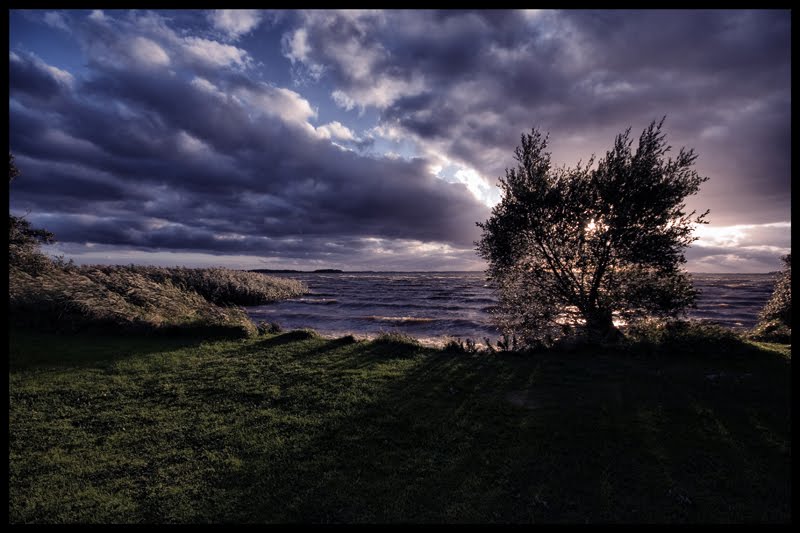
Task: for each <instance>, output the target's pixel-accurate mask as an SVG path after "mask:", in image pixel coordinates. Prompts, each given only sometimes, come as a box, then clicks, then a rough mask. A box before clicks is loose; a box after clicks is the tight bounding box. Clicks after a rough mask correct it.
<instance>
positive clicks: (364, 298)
mask: <svg viewBox="0 0 800 533" xmlns="http://www.w3.org/2000/svg"><path fill="white" fill-rule="evenodd" d="M270 275H273V276H279V277H289V278H294V279H299V280H302V281H304V282H306V284H308V286H309V288H310V289H311V292H310V293H309V294H306V295H304V296H302V297H300V298H294V299H291V300H286V301H283V302H278V303H274V304H270V305H264V306H257V307H249V308H247V310H248V313H249V314H250V317H251V318H252V319H253V320H255V321H256V322H258V321H261V320H267V321H270V322H277V323H278V324H280V325H281V326H282V327H283V328H284V329H286V330H291V329H299V328H312V329H314V330H316V331H317V332H319V333H321V334H323V335H326V336H341V335H347V334H354V335H356V336H366V337H371V336H374V335H377V334H379V333H381V332H402V333H406V334H408V335H411V336H413V337H416V338H418V339H420V340H423V341H426V342H429V343H431V342H432V343H436V342H437V341H441V340H442V339H443V338H445V337H459V338H462V339H466V338H472V339H475V340H482V339H483V338H484V337H490V338H491V339H496V338H497V337H498V336H499V331H498V330H497V329H496V328H495V327H494V326H493V325H492V323H491V316H490V315H489V313H488V308H489V307H491V306H492V305H494V304H495V303H496V299H495V296H494V293H493V291H492V290H491V288H489V287H488V286H487V284H486V281H485V279H484V274H483V273H482V272H394V273H392V272H364V273H352V272H348V273H340V274H322V273H318V274H310V273H304V274H270ZM692 277H693V280H694V283H695V286H696V287H697V288H699V289H700V290H701V291H702V292H701V295H700V298H699V299H698V302H697V309H696V310H693V311H691V312H690V314H689V317H690V318H695V319H700V320H707V321H711V322H715V323H717V324H721V325H723V326H727V327H731V328H749V327H752V326H754V325H755V323H756V318H757V314H758V312H759V311H760V310H761V308H762V307H763V306H764V304H765V303H766V302H767V300H768V299H769V297H770V295H771V294H772V289H773V285H774V280H775V276H774V275H772V274H694V275H693V276H692Z"/></svg>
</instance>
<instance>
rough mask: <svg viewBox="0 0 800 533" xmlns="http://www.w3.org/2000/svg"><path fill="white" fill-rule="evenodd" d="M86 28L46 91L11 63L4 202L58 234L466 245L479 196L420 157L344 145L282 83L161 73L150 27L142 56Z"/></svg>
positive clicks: (276, 245) (152, 241)
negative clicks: (16, 174) (72, 58)
mask: <svg viewBox="0 0 800 533" xmlns="http://www.w3.org/2000/svg"><path fill="white" fill-rule="evenodd" d="M152 25H154V26H155V27H158V24H156V23H155V22H154V23H152ZM159 31H161V30H159ZM156 33H157V32H156ZM161 33H162V34H163V33H164V32H163V31H161ZM100 35H101V37H102V39H104V40H105V41H103V45H102V46H101V47H99V48H98V45H97V43H96V42H93V43H92V45H91V46H89V47H88V50H89V52H88V53H89V54H90V57H91V54H93V53H99V54H100V55H101V58H100V59H97V60H94V61H90V64H91V65H92V72H91V76H90V77H88V78H87V79H83V80H78V81H77V82H76V83H78V86H77V87H76V88H75V89H74V90H73V91H61V92H59V93H58V94H59V98H57V99H54V98H51V96H52V95H53V94H56V92H57V89H58V84H57V83H56V82H55V81H54V78H53V76H52V74H51V73H49V72H48V71H47V69H44V70H43V69H41V68H38V66H37V64H35V63H34V62H33V61H32V60H31V58H25V57H20V58H19V60H18V61H17V63H19V65H18V66H17V71H20V72H25V73H28V74H29V75H28V76H27V77H26V78H24V79H23V80H22V81H20V82H18V83H17V82H15V83H12V84H11V98H12V104H11V106H10V110H11V114H10V141H11V142H10V146H11V149H12V151H13V152H14V153H15V155H16V156H17V164H18V166H19V167H20V168H21V169H22V170H23V173H24V179H20V180H18V181H17V182H16V183H15V184H14V187H13V191H12V194H13V199H14V204H13V205H12V207H16V208H17V209H20V210H21V209H29V210H31V211H33V212H47V213H50V214H51V216H47V217H44V218H42V217H39V218H38V219H36V220H38V221H39V222H41V224H42V225H43V226H44V227H47V228H48V229H50V230H52V231H53V232H55V233H56V235H57V237H58V239H59V240H60V241H62V242H90V243H102V244H108V245H125V246H129V247H131V248H135V249H143V250H144V249H158V250H170V249H172V250H195V251H204V252H209V253H222V252H224V253H245V254H273V255H282V254H295V255H297V254H301V255H303V256H308V255H312V256H313V255H314V254H316V253H320V254H331V253H332V252H331V251H330V249H329V246H328V244H330V242H331V241H334V242H341V241H343V240H344V241H348V242H354V241H352V239H353V238H354V237H359V238H363V237H379V238H390V239H412V240H416V241H420V242H429V241H437V242H444V243H451V244H454V245H460V246H465V247H471V243H472V241H473V240H474V239H475V238H476V237H477V233H476V228H475V221H477V220H481V219H483V218H485V217H486V216H487V214H488V211H487V209H486V208H485V206H483V205H481V204H480V203H478V202H477V201H476V200H475V199H474V198H473V197H472V196H471V195H470V194H469V193H468V192H467V190H466V189H465V188H464V187H463V186H462V185H459V184H448V183H445V182H442V181H441V180H438V179H436V178H434V177H433V176H431V175H430V173H429V171H428V170H427V165H428V163H427V162H426V161H425V160H423V159H419V158H417V159H413V160H391V159H384V158H371V157H364V156H361V155H358V154H357V153H355V152H352V151H347V150H343V149H341V148H338V147H336V146H334V145H332V144H331V143H330V142H329V141H327V140H326V139H324V138H320V137H319V136H318V135H317V134H316V133H315V130H314V127H313V126H311V125H310V124H309V123H308V122H307V120H308V119H309V118H311V117H310V116H308V114H309V113H313V111H309V110H310V107H309V106H308V103H307V102H305V101H304V100H303V99H302V98H301V97H300V96H299V95H297V94H296V93H293V92H292V91H288V90H285V89H281V88H278V87H274V86H272V85H270V84H267V83H263V82H256V81H254V80H251V79H249V78H248V77H246V76H245V75H243V74H241V73H227V74H226V73H223V74H221V75H219V76H216V77H214V78H212V79H213V81H210V80H208V79H206V78H203V77H202V76H200V75H199V74H197V72H195V71H193V72H191V73H189V74H187V75H183V76H181V75H176V74H175V73H174V72H172V73H170V72H169V71H167V70H165V69H164V68H162V67H164V66H165V65H166V64H167V60H163V58H162V57H161V56H160V55H159V54H158V53H157V51H156V50H157V49H156V48H155V47H156V46H157V47H159V48H161V44H164V43H161V44H158V43H157V42H156V41H155V40H153V41H152V42H153V43H155V44H154V45H153V46H150V45H147V46H145V48H144V51H145V52H147V53H150V52H153V54H154V55H153V57H154V58H155V61H156V63H155V64H154V65H147V68H145V66H144V65H143V64H142V61H143V60H142V58H141V57H139V58H133V57H131V56H130V54H129V52H130V51H129V50H128V48H126V46H127V45H126V42H127V43H129V42H132V41H131V39H133V42H135V39H136V37H133V36H131V35H122V34H115V33H113V32H109V31H102V32H100ZM152 35H153V33H152V32H151V36H152ZM92 38H93V39H95V40H97V37H96V36H95V35H94V34H92ZM114 39H116V40H114ZM97 50H100V51H101V52H97ZM109 50H111V51H113V52H114V54H115V55H114V59H115V62H116V63H115V64H114V65H113V67H112V66H107V63H108V61H107V54H109V53H111V52H109ZM163 50H165V51H167V50H169V48H168V47H167V46H166V45H164V46H163ZM154 51H156V52H154ZM104 54H106V55H104ZM126 54H127V55H126ZM171 61H172V60H171V59H169V62H171ZM162 62H163V63H164V65H162V64H161V63H162ZM128 64H130V65H131V66H132V68H126V66H127V65H128ZM159 68H160V70H156V71H153V69H159ZM12 73H13V72H12ZM31 80H33V81H31ZM36 80H39V82H40V83H39V84H37V82H36ZM32 98H37V99H38V100H37V102H36V107H34V106H33V104H31V102H32V100H31V99H32ZM85 213H91V214H92V215H93V216H91V217H89V216H85ZM298 239H299V240H298ZM353 251H357V247H355V248H354V247H353V246H350V247H345V248H343V249H342V250H341V251H340V252H339V253H340V254H341V255H342V256H345V255H347V254H348V253H350V252H353Z"/></svg>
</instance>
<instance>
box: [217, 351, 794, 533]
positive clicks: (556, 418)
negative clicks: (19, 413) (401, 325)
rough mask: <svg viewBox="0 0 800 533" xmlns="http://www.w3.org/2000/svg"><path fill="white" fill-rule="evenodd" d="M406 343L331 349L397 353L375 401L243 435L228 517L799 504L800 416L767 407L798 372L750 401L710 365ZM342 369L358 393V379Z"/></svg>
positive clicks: (729, 511) (522, 518)
mask: <svg viewBox="0 0 800 533" xmlns="http://www.w3.org/2000/svg"><path fill="white" fill-rule="evenodd" d="M325 346H326V348H327V349H329V350H331V351H336V350H337V349H338V347H337V346H336V345H335V344H333V343H330V344H326V345H325ZM312 351H314V350H313V349H311V350H309V355H311V352H312ZM325 351H326V350H321V351H320V350H319V349H317V352H318V353H317V355H320V354H321V353H323V352H325ZM407 351H408V350H406V352H407ZM401 353H402V350H394V351H393V350H392V349H390V348H387V347H386V346H385V345H384V346H381V345H379V344H378V345H375V344H372V343H365V344H363V345H359V346H351V347H350V348H349V351H348V352H347V353H346V354H341V356H339V357H334V358H331V359H330V360H329V361H328V362H327V363H324V364H323V366H325V368H327V369H328V370H329V371H330V373H331V374H332V376H331V377H333V375H335V374H336V373H337V372H343V371H344V370H345V369H346V368H350V369H352V368H353V366H351V365H358V366H360V367H361V368H362V369H364V368H366V367H367V366H369V365H373V366H374V367H375V368H377V367H378V366H381V365H383V366H388V365H392V364H397V365H399V367H398V368H397V372H396V373H394V374H392V375H391V376H390V377H380V375H379V374H375V376H373V377H372V378H371V379H373V380H374V381H378V382H380V383H379V384H378V385H377V386H376V385H375V383H374V382H373V388H372V394H371V395H370V396H369V397H368V400H364V401H361V402H356V403H353V404H352V405H350V406H349V408H348V409H346V410H344V411H343V412H341V411H336V410H335V409H332V406H331V404H330V403H326V402H325V401H322V402H320V403H318V404H317V405H315V406H312V405H306V406H305V408H306V409H307V410H312V411H314V412H315V413H316V414H317V416H319V417H321V418H322V419H323V420H324V421H323V422H322V423H320V424H319V425H318V426H316V427H315V428H313V430H310V431H309V430H308V428H301V427H295V428H292V427H289V426H287V427H285V428H283V429H284V430H285V433H283V436H284V438H285V439H286V441H287V442H292V443H293V444H292V445H290V446H287V448H285V449H284V450H282V452H281V453H280V454H272V453H263V452H261V451H259V450H255V449H254V450H250V452H248V451H247V450H244V456H243V461H244V466H243V467H242V468H241V469H239V470H238V471H237V472H235V473H231V472H229V473H227V474H226V475H223V476H222V477H221V478H220V479H219V480H217V483H218V485H217V486H218V487H220V488H223V493H224V494H225V497H224V500H225V501H226V502H227V505H224V506H223V507H224V509H223V508H220V509H217V511H219V512H220V513H222V514H221V515H220V516H224V517H225V520H230V521H235V522H242V521H243V522H273V521H278V522H323V523H325V522H345V523H347V522H539V521H543V522H587V521H588V522H618V521H622V522H694V521H701V522H702V521H708V522H730V521H734V522H735V521H765V522H781V521H788V520H789V517H790V516H791V511H790V507H789V501H790V498H789V496H790V487H791V484H790V479H789V474H788V471H789V469H788V467H789V466H790V452H789V451H786V448H785V444H786V440H787V439H789V444H790V436H789V434H788V428H789V427H790V426H789V425H787V419H786V418H785V417H784V416H781V415H780V414H778V415H777V416H771V415H770V411H773V410H775V409H776V408H778V410H781V409H783V410H788V409H789V406H788V403H782V402H783V401H784V400H786V399H787V398H788V396H787V390H788V389H787V388H785V387H787V386H788V382H784V383H781V384H779V388H781V391H782V392H781V393H780V394H778V396H777V397H773V398H771V399H770V398H767V399H765V400H762V401H761V402H760V403H759V402H755V403H753V402H742V401H737V397H738V395H739V393H741V392H742V386H743V385H742V383H741V382H740V383H738V385H736V386H733V385H731V387H732V388H731V389H730V390H719V389H714V388H713V386H712V388H711V389H708V387H706V384H705V383H704V382H703V381H702V380H703V379H704V377H701V378H700V381H699V382H687V381H686V380H685V379H684V378H682V377H681V376H680V375H679V374H675V373H674V371H670V370H669V369H667V370H665V373H664V374H662V375H661V376H657V377H655V376H653V374H652V373H651V372H649V368H647V365H638V366H637V365H635V364H633V365H620V370H619V372H617V373H615V372H614V371H613V370H612V369H609V367H608V365H607V364H606V365H603V368H602V369H601V370H602V371H601V372H597V371H595V370H596V369H595V370H593V369H592V368H591V365H588V367H587V366H584V365H583V364H582V362H581V360H580V358H573V360H572V361H571V362H567V363H566V364H565V363H564V362H563V361H561V362H559V364H554V360H553V359H550V358H547V357H542V358H536V357H532V358H530V359H524V358H505V359H504V358H503V357H502V356H498V357H489V356H463V355H462V356H454V355H452V354H442V353H440V352H434V351H428V352H425V354H424V355H423V356H421V357H414V358H408V357H405V356H404V355H399V354H401ZM392 354H395V355H398V357H396V358H395V359H392V358H391V357H390V356H391V355H392ZM393 361H394V362H393ZM403 361H405V363H404V364H400V363H401V362H403ZM606 363H608V361H606ZM673 378H675V379H676V381H675V382H673ZM365 379H370V378H365ZM597 380H601V381H602V383H597V382H596V381H597ZM337 383H339V385H340V386H341V390H340V391H339V393H346V392H347V385H348V384H346V383H342V382H341V381H340V380H337ZM349 385H350V386H354V387H356V388H357V386H358V384H357V383H354V382H351V383H349ZM748 386H749V387H750V388H751V389H752V390H751V392H753V391H755V392H758V391H762V392H763V390H764V389H765V388H766V387H768V386H769V385H768V383H765V382H759V381H758V379H756V380H755V381H754V382H751V383H750V384H749V385H747V384H745V385H744V388H745V389H746V388H747V387H748ZM515 390H526V391H528V394H529V395H533V396H538V397H539V398H540V399H542V402H540V403H539V404H528V405H519V404H516V405H515V404H514V403H513V402H511V401H509V398H508V393H509V391H515ZM746 396H747V397H752V396H754V394H746ZM751 399H752V398H751ZM335 402H336V400H333V403H335ZM784 414H786V412H784ZM326 415H330V416H328V417H327V418H326ZM754 424H756V425H759V426H762V427H763V428H764V429H763V434H761V435H759V434H756V433H755V432H753V425H754ZM781 443H783V444H781ZM781 446H783V451H781ZM789 449H790V445H789ZM753 494H757V495H758V498H753V497H752V495H753Z"/></svg>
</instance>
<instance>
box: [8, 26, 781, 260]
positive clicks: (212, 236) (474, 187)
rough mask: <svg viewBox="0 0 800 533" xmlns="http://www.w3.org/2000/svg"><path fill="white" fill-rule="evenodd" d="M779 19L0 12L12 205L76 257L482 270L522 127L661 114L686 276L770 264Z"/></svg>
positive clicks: (576, 127)
mask: <svg viewBox="0 0 800 533" xmlns="http://www.w3.org/2000/svg"><path fill="white" fill-rule="evenodd" d="M790 36H791V17H790V13H789V11H788V10H762V11H738V10H714V11H700V10H690V11H657V10H643V11H618V10H614V11H610V10H606V11H582V10H567V11H557V10H528V11H505V10H503V11H493V10H488V11H450V10H448V11H429V10H411V11H394V10H392V11H360V10H346V11H329V10H311V11H258V10H217V11H207V10H174V11H147V10H134V11H130V10H105V11H99V10H66V11H65V10H60V11H59V10H53V11H49V10H12V11H10V12H9V149H10V151H11V152H12V153H13V155H14V157H15V162H16V166H17V167H18V168H19V169H20V171H21V173H22V174H21V176H20V177H19V178H17V179H16V180H15V182H14V183H13V184H12V186H11V188H10V209H11V211H12V212H13V213H14V214H16V215H24V216H25V217H26V218H27V219H28V220H29V221H31V223H32V224H33V225H34V226H36V227H44V228H46V229H48V230H50V231H52V232H53V233H55V235H56V239H57V241H58V242H57V244H55V245H53V246H50V247H48V249H47V251H48V253H51V254H54V255H63V256H64V257H65V258H68V259H69V258H71V259H74V260H75V261H76V262H77V263H79V264H87V263H89V264H91V263H105V264H109V263H117V264H130V263H136V264H157V265H185V266H198V267H203V266H227V267H231V268H266V269H282V268H284V269H299V270H313V269H319V268H339V269H343V270H399V271H414V270H436V271H442V270H482V269H484V268H485V267H486V265H485V263H484V262H483V261H482V260H481V259H480V258H479V257H478V256H477V254H476V252H475V246H474V241H475V240H477V239H478V238H480V229H479V228H478V227H477V226H476V222H478V221H485V220H486V219H487V218H488V217H489V216H490V214H491V206H493V205H494V204H496V203H497V202H498V201H499V199H500V192H499V189H498V187H497V180H498V178H500V177H502V176H503V175H504V171H505V169H506V168H510V167H513V166H514V164H515V162H514V160H513V153H514V149H515V148H516V146H517V145H518V144H519V141H520V136H521V135H522V134H523V133H525V132H530V131H531V129H532V128H537V129H539V130H540V131H542V132H546V133H548V134H549V139H550V141H549V150H550V151H551V153H552V160H553V162H554V163H555V164H556V165H557V166H561V165H566V166H574V165H575V164H577V163H578V161H584V162H585V161H587V160H588V159H589V158H590V157H591V156H592V155H593V154H594V155H595V156H596V157H598V158H599V157H602V156H603V155H604V154H605V152H606V151H607V150H609V149H610V148H611V147H612V145H613V141H614V138H615V136H616V135H617V134H619V133H621V132H623V131H624V130H625V129H627V128H629V127H630V128H631V130H632V134H633V136H634V137H638V134H639V133H641V131H642V130H643V129H644V128H645V127H647V126H648V125H649V124H650V123H651V122H652V121H653V120H659V119H661V117H664V116H666V120H665V122H664V128H663V131H665V132H666V135H667V142H668V144H670V145H671V146H672V147H673V149H672V151H671V152H670V153H671V154H677V152H678V150H679V149H680V148H681V147H686V148H692V149H694V150H695V152H696V153H697V154H698V158H697V161H696V164H695V170H697V172H698V173H699V174H700V175H701V176H707V177H708V178H709V181H707V182H705V183H704V184H703V185H702V186H701V190H700V192H699V193H698V194H697V195H695V196H692V197H690V198H688V199H687V206H688V208H689V209H696V210H697V211H698V212H703V211H705V210H706V209H710V210H711V212H710V214H709V216H708V217H707V219H708V220H709V221H710V224H708V225H703V226H700V227H698V229H697V232H696V236H697V237H699V240H697V241H696V242H695V243H694V244H693V245H692V246H691V247H690V248H688V249H687V250H686V258H687V264H686V268H687V269H688V270H689V271H690V272H769V271H774V270H779V269H780V268H781V262H780V257H781V256H782V255H784V254H786V253H788V252H789V251H790V246H791V244H790V233H791V215H790V211H791V200H790V198H791V168H790V167H791V159H790V157H791V155H790V154H791V152H790V143H791V117H790V109H791V81H790V79H791V59H790V57H791V56H790Z"/></svg>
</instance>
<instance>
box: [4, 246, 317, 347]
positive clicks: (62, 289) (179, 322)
mask: <svg viewBox="0 0 800 533" xmlns="http://www.w3.org/2000/svg"><path fill="white" fill-rule="evenodd" d="M306 291H307V288H306V287H305V285H303V284H302V283H300V282H298V281H295V280H290V279H281V278H274V277H270V276H265V275H263V274H259V273H255V272H242V271H235V270H228V269H222V268H214V269H199V268H196V269H192V268H161V267H146V266H133V265H131V266H81V267H79V266H74V265H69V264H63V263H57V262H51V261H46V262H45V263H44V266H43V268H40V269H36V270H28V271H26V270H23V269H20V268H13V267H12V268H11V269H10V271H9V296H10V298H9V300H10V303H9V312H10V315H11V321H12V323H14V324H17V325H24V326H33V327H37V328H39V329H44V330H50V331H68V332H74V331H80V330H88V329H91V330H95V331H102V330H109V329H111V330H114V331H122V332H134V333H185V334H201V335H208V334H209V333H214V334H215V335H217V336H225V337H242V336H249V335H254V334H255V333H256V327H255V325H254V324H253V323H252V322H251V321H250V319H249V318H248V316H247V314H246V313H245V311H244V310H243V309H241V308H239V307H238V306H239V305H260V304H265V303H269V302H273V301H276V300H281V299H284V298H289V297H292V296H297V295H300V294H303V293H304V292H306Z"/></svg>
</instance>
